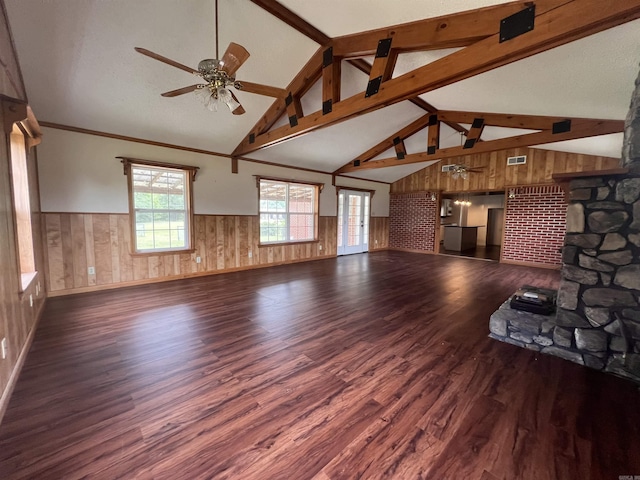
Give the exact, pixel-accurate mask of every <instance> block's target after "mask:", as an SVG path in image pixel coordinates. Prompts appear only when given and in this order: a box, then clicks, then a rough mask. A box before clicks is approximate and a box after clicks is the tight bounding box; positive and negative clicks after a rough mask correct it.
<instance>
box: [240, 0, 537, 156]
mask: <svg viewBox="0 0 640 480" xmlns="http://www.w3.org/2000/svg"><path fill="white" fill-rule="evenodd" d="M251 1H252V2H253V3H255V4H256V5H258V6H259V7H261V8H263V9H264V10H266V11H267V12H269V13H271V14H272V15H274V16H275V17H276V18H279V19H280V20H282V21H283V22H285V23H286V24H287V25H289V26H291V27H292V28H294V29H296V30H297V31H299V32H300V33H302V34H303V35H305V36H307V37H308V38H310V39H312V40H314V41H315V42H317V43H319V44H320V45H321V48H320V49H321V50H322V51H324V50H326V48H327V47H332V46H333V40H332V39H331V38H330V37H329V36H327V35H325V34H324V33H323V32H321V31H320V30H318V29H317V28H316V27H314V26H313V25H311V24H310V23H308V22H307V21H305V20H304V19H302V18H300V17H299V16H297V15H296V14H295V13H293V12H292V11H291V10H289V9H287V8H286V7H285V6H283V5H281V4H280V3H278V2H277V1H276V0H251ZM544 1H548V0H544ZM522 5H523V4H522V2H514V3H513V4H507V5H501V6H497V7H488V8H485V9H481V10H474V11H473V12H464V13H462V14H457V15H453V16H450V17H447V18H442V17H441V18H437V19H428V20H424V21H419V22H411V23H409V24H405V25H403V26H398V27H399V28H400V30H399V33H400V35H399V37H398V38H399V40H400V43H399V46H404V47H405V49H407V48H406V46H407V42H408V41H410V42H414V43H415V42H422V43H421V49H423V50H429V49H430V48H442V47H443V46H446V45H447V44H450V43H451V41H452V38H453V37H454V36H455V35H458V36H462V37H463V39H458V40H456V45H458V46H462V45H467V44H469V42H470V41H471V40H472V39H475V38H477V35H478V31H479V30H478V27H477V26H473V25H474V24H477V23H478V19H476V20H473V18H472V17H473V15H472V14H475V13H477V12H482V15H493V16H495V18H496V19H498V18H502V17H504V16H508V15H510V14H512V13H515V12H516V11H518V9H521V8H522ZM458 17H460V20H459V21H458V20H457V18H458ZM470 25H471V26H470ZM452 26H455V28H450V27H452ZM425 27H426V28H430V29H431V31H433V30H434V29H435V33H429V34H428V35H427V36H426V37H425V36H424V34H422V33H420V29H421V28H425ZM469 28H471V30H472V31H473V32H475V33H473V34H472V35H470V36H469V35H468V33H466V31H464V30H463V29H469ZM483 28H485V29H486V27H483ZM447 29H448V30H447ZM454 32H457V33H454ZM490 33H492V30H490V31H489V33H486V32H485V34H484V36H485V37H486V36H488V35H490ZM385 36H392V37H393V36H396V32H395V30H394V29H379V30H372V31H369V32H364V33H363V34H356V35H355V36H345V37H340V38H341V42H342V44H343V46H344V45H348V43H349V39H350V38H351V37H353V39H354V41H357V42H363V41H365V42H368V41H369V40H368V38H369V37H375V38H374V40H372V42H373V43H372V45H377V42H378V40H380V39H381V38H383V37H385ZM440 37H442V40H439V38H440ZM430 42H432V43H433V42H435V43H436V44H437V45H440V46H437V47H431V43H430ZM412 45H413V44H412ZM414 46H415V45H414ZM375 50H376V47H375V46H374V47H373V49H372V51H371V54H373V53H375ZM333 55H334V56H335V58H336V59H341V57H340V56H339V55H337V54H336V53H335V52H334V53H333ZM350 56H353V53H352V54H350ZM338 61H339V60H338ZM349 63H351V64H352V65H353V66H355V67H356V68H359V69H360V70H361V71H363V72H365V73H366V74H367V75H370V74H371V65H369V64H368V63H367V62H366V61H365V60H362V59H358V58H355V59H352V60H349ZM321 72H322V53H321V52H320V51H318V52H316V53H315V55H314V56H313V57H312V58H311V59H310V60H309V62H307V64H306V65H305V66H304V67H303V68H302V70H301V71H300V72H299V73H298V75H296V77H295V78H294V79H293V81H292V82H291V83H290V84H289V85H288V87H287V88H286V91H287V92H288V93H291V94H292V95H293V97H295V98H297V99H300V98H301V97H302V96H303V95H304V94H305V93H306V92H307V91H308V90H309V89H310V88H311V87H312V86H313V85H314V83H315V82H316V81H317V80H318V79H319V78H320V75H321ZM334 78H335V77H334ZM325 100H326V99H325ZM409 100H410V101H411V102H412V103H414V104H415V105H417V106H419V107H420V108H422V109H424V110H425V111H428V112H435V110H436V109H435V108H434V107H433V106H431V105H429V104H428V103H427V102H425V101H424V100H422V99H420V98H418V97H415V98H410V99H409ZM332 104H335V102H332ZM285 110H286V106H285V104H284V102H283V101H282V100H281V99H278V100H276V101H275V102H274V103H273V104H272V105H271V107H269V109H268V110H267V111H266V112H265V114H264V115H263V116H262V118H260V120H258V122H257V123H256V125H255V126H254V127H253V128H252V129H251V132H250V133H249V135H248V136H247V139H250V138H255V137H256V136H258V135H261V134H263V133H265V132H267V131H268V130H269V129H271V127H273V125H274V124H275V122H276V121H278V119H279V118H280V117H281V116H282V115H283V114H284V113H285ZM450 126H451V127H452V128H454V129H455V130H456V131H459V132H465V133H466V130H464V129H462V128H461V127H460V126H456V125H455V124H451V125H450ZM240 146H241V145H239V146H238V148H240ZM236 150H237V149H236Z"/></svg>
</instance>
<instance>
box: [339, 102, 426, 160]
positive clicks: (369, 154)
mask: <svg viewBox="0 0 640 480" xmlns="http://www.w3.org/2000/svg"><path fill="white" fill-rule="evenodd" d="M429 117H431V114H429V113H428V114H426V115H423V116H422V117H420V118H418V119H417V120H415V121H413V122H411V123H410V124H409V125H407V126H406V127H404V128H403V129H401V130H399V131H397V132H396V133H394V134H393V135H391V136H390V137H387V138H385V139H384V140H382V141H381V142H380V143H378V144H377V145H375V146H373V147H371V148H370V149H369V150H367V151H366V152H364V153H363V154H362V155H358V156H357V157H356V158H355V159H354V160H353V161H352V162H349V164H352V163H353V162H355V161H360V162H361V163H365V162H368V161H369V160H371V159H372V158H375V157H377V156H378V155H380V154H381V153H382V152H384V151H386V150H389V149H390V148H393V146H394V142H393V141H394V140H395V138H396V137H399V138H401V139H402V140H405V139H407V138H409V137H410V136H411V135H413V134H414V133H417V132H419V131H420V130H422V129H423V128H425V127H426V126H427V125H429ZM349 164H348V165H349Z"/></svg>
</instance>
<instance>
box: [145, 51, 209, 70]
mask: <svg viewBox="0 0 640 480" xmlns="http://www.w3.org/2000/svg"><path fill="white" fill-rule="evenodd" d="M135 51H136V52H138V53H141V54H142V55H146V56H147V57H150V58H153V59H155V60H158V61H159V62H162V63H166V64H167V65H171V66H172V67H176V68H179V69H180V70H184V71H185V72H188V73H195V74H196V75H200V72H198V70H194V69H193V68H191V67H187V66H186V65H182V64H181V63H178V62H176V61H174V60H171V59H170V58H167V57H163V56H162V55H158V54H157V53H154V52H152V51H151V50H147V49H146V48H140V47H135Z"/></svg>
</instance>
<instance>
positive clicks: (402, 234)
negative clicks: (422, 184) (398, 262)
mask: <svg viewBox="0 0 640 480" xmlns="http://www.w3.org/2000/svg"><path fill="white" fill-rule="evenodd" d="M431 195H432V193H431V192H426V193H425V192H422V193H400V194H392V195H391V201H390V205H389V247H390V248H406V249H410V250H426V251H430V252H433V251H434V250H435V248H434V247H435V235H436V220H437V215H439V212H438V201H437V199H436V200H431Z"/></svg>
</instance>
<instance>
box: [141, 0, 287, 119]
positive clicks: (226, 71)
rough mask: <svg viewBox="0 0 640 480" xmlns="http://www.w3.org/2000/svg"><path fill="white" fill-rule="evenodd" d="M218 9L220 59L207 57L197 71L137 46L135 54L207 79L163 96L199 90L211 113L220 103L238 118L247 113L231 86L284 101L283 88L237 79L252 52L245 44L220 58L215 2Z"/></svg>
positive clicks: (233, 45)
mask: <svg viewBox="0 0 640 480" xmlns="http://www.w3.org/2000/svg"><path fill="white" fill-rule="evenodd" d="M215 9H216V57H217V58H215V59H214V58H207V59H204V60H202V61H201V62H200V63H199V64H198V69H197V70H196V69H193V68H191V67H187V66H186V65H183V64H181V63H178V62H176V61H174V60H171V59H170V58H167V57H164V56H162V55H159V54H157V53H154V52H152V51H150V50H147V49H146V48H140V47H135V51H136V52H138V53H141V54H143V55H146V56H147V57H150V58H153V59H155V60H158V61H160V62H162V63H166V64H167V65H171V66H172V67H176V68H179V69H180V70H184V71H185V72H188V73H192V74H194V75H196V76H198V77H200V78H202V79H203V80H204V83H199V84H195V85H189V86H188V87H182V88H178V89H176V90H170V91H168V92H164V93H162V94H161V95H162V96H163V97H177V96H178V95H184V94H185V93H189V92H194V91H195V92H196V94H197V95H198V96H199V97H200V99H201V100H202V102H203V103H204V105H205V106H206V107H207V108H208V109H209V110H211V111H217V109H218V104H219V103H224V104H226V105H227V107H229V110H231V113H233V114H234V115H242V114H243V113H245V109H244V108H243V107H242V105H240V102H239V101H238V98H237V97H236V96H235V94H234V93H233V91H232V90H230V88H229V87H233V88H235V89H236V90H242V91H245V92H249V93H256V94H258V95H267V96H270V97H275V98H284V97H285V90H284V89H282V88H277V87H271V86H268V85H262V84H259V83H252V82H244V81H239V80H236V77H235V73H236V71H237V70H238V69H239V68H240V67H241V66H242V64H243V63H244V62H246V61H247V59H248V58H249V52H248V51H247V50H246V49H245V48H244V47H243V46H242V45H238V44H237V43H233V42H231V43H230V44H229V46H228V47H227V49H226V50H225V52H224V55H222V58H220V56H219V51H218V0H216V2H215ZM219 58H220V59H219ZM218 59H219V60H218Z"/></svg>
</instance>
